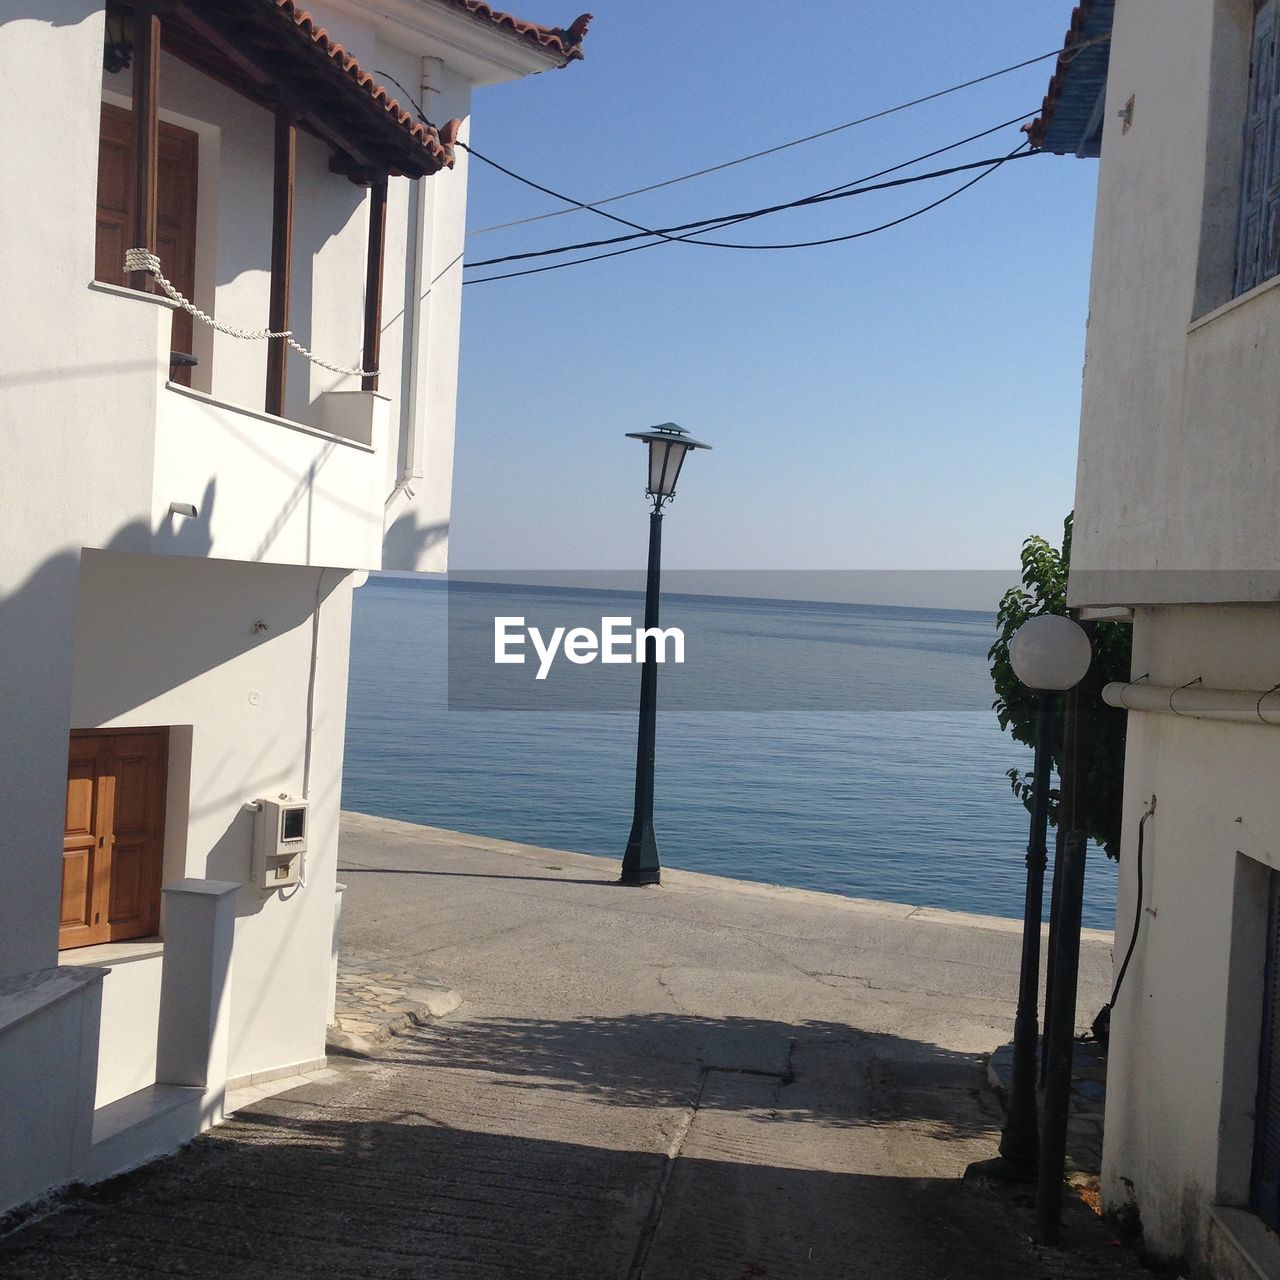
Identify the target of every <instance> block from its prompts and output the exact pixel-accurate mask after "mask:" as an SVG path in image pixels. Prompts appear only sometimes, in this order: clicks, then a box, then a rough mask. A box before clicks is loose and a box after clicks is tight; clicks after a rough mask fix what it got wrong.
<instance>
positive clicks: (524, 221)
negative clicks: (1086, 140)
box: [374, 36, 1111, 236]
mask: <svg viewBox="0 0 1280 1280" xmlns="http://www.w3.org/2000/svg"><path fill="white" fill-rule="evenodd" d="M1110 38H1111V37H1110V36H1099V37H1095V38H1094V39H1092V40H1085V41H1083V42H1082V43H1080V44H1078V45H1073V46H1072V47H1071V48H1069V49H1053V50H1050V52H1048V53H1042V54H1038V55H1037V56H1036V57H1034V58H1026V59H1024V60H1023V61H1022V62H1015V63H1014V64H1013V65H1012V66H1008V67H1001V68H1000V70H998V71H989V72H988V73H987V74H986V75H982V76H975V77H974V78H973V79H972V80H965V81H963V82H962V83H960V84H953V85H951V86H950V87H949V88H947V89H939V90H937V91H936V92H934V93H927V94H925V95H924V96H923V97H920V98H912V99H911V100H910V101H909V102H900V103H898V105H897V106H894V107H885V108H884V109H883V110H881V111H873V112H872V113H871V114H870V115H865V116H859V117H858V118H857V119H856V120H847V121H845V123H844V124H837V125H833V126H832V127H831V128H829V129H820V130H819V131H818V132H817V133H810V134H806V135H805V136H804V137H803V138H793V139H792V140H791V141H790V142H782V143H779V144H778V145H777V146H775V147H766V148H765V149H764V150H763V151H753V152H752V153H751V154H750V155H745V156H739V157H738V158H737V159H736V160H725V161H723V162H722V163H721V164H713V165H709V166H707V168H705V169H695V170H694V171H693V172H692V173H683V174H680V175H679V176H678V177H675V178H667V179H665V180H664V181H662V182H652V183H650V184H649V185H648V186H646V187H635V188H634V189H633V190H631V191H623V192H620V193H619V194H618V195H614V196H606V197H605V198H604V199H602V200H592V201H590V202H589V203H586V204H579V203H578V202H577V201H573V202H572V203H573V204H574V205H575V207H576V208H578V209H591V210H597V211H598V210H599V208H600V206H601V205H605V204H613V203H614V202H615V201H618V200H629V199H630V198H631V197H632V196H639V195H644V194H645V193H646V192H649V191H659V190H661V189H662V188H663V187H672V186H675V185H676V184H677V183H679V182H688V181H689V180H690V179H692V178H702V177H705V176H706V175H707V174H709V173H719V172H721V171H722V170H724V169H732V168H733V167H734V166H735V165H740V164H746V163H747V162H748V161H749V160H759V159H762V158H763V157H764V156H772V155H776V154H777V153H778V152H779V151H786V150H788V149H789V148H790V147H798V146H800V145H802V144H803V143H806V142H815V141H817V139H819V138H828V137H830V136H831V135H832V134H833V133H840V132H842V131H843V130H845V129H853V128H855V127H856V126H858V125H862V124H869V123H870V122H871V121H873V120H883V119H884V118H885V116H891V115H895V114H896V113H897V112H899V111H906V110H907V109H908V108H910V107H918V106H921V105H922V104H923V103H926V102H934V101H936V100H937V99H938V98H945V97H946V96H947V95H948V94H952V93H959V92H960V90H962V89H970V88H972V87H973V86H974V85H977V84H985V83H986V82H987V81H988V80H995V79H997V78H998V77H1000V76H1006V75H1009V74H1010V73H1011V72H1013V71H1021V70H1022V69H1023V67H1030V66H1034V65H1035V64H1036V63H1037V62H1044V61H1046V60H1047V59H1049V58H1054V57H1066V58H1068V60H1069V61H1070V60H1072V59H1074V58H1075V56H1076V55H1078V54H1079V53H1081V52H1082V51H1083V50H1085V49H1087V48H1089V47H1090V46H1092V45H1095V44H1099V43H1101V42H1102V41H1104V40H1109V39H1110ZM374 74H375V75H381V74H382V73H381V72H375V73H374ZM387 78H388V79H389V78H390V77H387ZM392 83H393V84H395V81H394V80H393V81H392ZM399 87H401V91H402V92H403V87H402V86H399ZM410 101H412V99H410ZM415 105H416V104H415ZM419 115H421V108H419ZM573 212H574V210H573V209H553V210H551V211H550V212H549V213H538V214H534V215H533V216H532V217H529V218H517V219H516V220H515V221H514V222H499V223H495V224H494V225H493V226H489V227H478V228H476V229H475V230H474V231H468V232H467V234H468V235H469V236H482V235H487V234H488V233H489V232H491V231H505V230H507V229H508V228H510V227H522V226H526V225H528V224H529V223H531V222H542V221H544V220H545V219H547V218H560V217H563V216H564V215H565V214H566V213H573Z"/></svg>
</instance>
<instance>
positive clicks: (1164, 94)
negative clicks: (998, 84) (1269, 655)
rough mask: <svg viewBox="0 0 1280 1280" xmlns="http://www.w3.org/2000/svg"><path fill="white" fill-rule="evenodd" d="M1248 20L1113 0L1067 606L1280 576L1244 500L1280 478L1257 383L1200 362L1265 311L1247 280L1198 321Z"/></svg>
mask: <svg viewBox="0 0 1280 1280" xmlns="http://www.w3.org/2000/svg"><path fill="white" fill-rule="evenodd" d="M1252 19H1253V5H1252V0H1213V2H1212V3H1210V2H1207V0H1123V2H1122V3H1120V4H1118V5H1117V6H1116V17H1115V29H1114V33H1113V37H1112V45H1111V63H1110V72H1109V75H1108V83H1107V102H1106V110H1105V115H1104V118H1105V133H1104V139H1103V149H1102V160H1101V168H1100V171H1099V177H1098V204H1097V221H1096V234H1095V241H1094V257H1093V276H1092V289H1091V295H1090V315H1089V330H1088V337H1087V342H1086V363H1085V378H1084V399H1083V411H1082V423H1081V435H1080V452H1079V469H1078V473H1077V483H1076V525H1075V536H1074V539H1073V543H1072V568H1073V570H1074V574H1073V582H1072V586H1071V595H1072V600H1073V602H1074V603H1077V604H1103V603H1133V602H1145V603H1161V602H1177V601H1188V600H1207V599H1227V600H1230V599H1241V600H1247V599H1273V598H1275V595H1276V593H1277V590H1280V577H1277V576H1276V571H1277V570H1280V540H1277V539H1276V538H1275V537H1274V528H1273V525H1274V519H1273V512H1272V505H1271V504H1270V503H1266V502H1256V501H1249V500H1248V499H1249V498H1251V497H1253V496H1255V495H1257V494H1258V493H1259V492H1260V491H1264V492H1265V491H1269V492H1272V493H1274V492H1275V491H1276V489H1277V487H1278V486H1280V453H1278V452H1277V451H1276V450H1275V449H1274V448H1273V447H1272V445H1271V441H1272V439H1273V436H1274V433H1275V430H1276V427H1277V412H1276V409H1275V400H1274V389H1273V387H1272V386H1271V385H1270V383H1268V382H1267V381H1266V379H1264V378H1254V379H1253V380H1252V381H1250V382H1245V383H1241V382H1238V381H1236V380H1235V379H1232V378H1230V377H1229V376H1225V374H1226V372H1227V371H1225V370H1221V369H1220V371H1219V376H1217V377H1216V379H1215V377H1214V375H1213V373H1212V370H1211V369H1210V368H1209V367H1208V365H1207V363H1206V362H1207V361H1212V360H1214V359H1217V358H1218V356H1219V352H1220V345H1221V344H1220V342H1219V341H1218V340H1217V338H1216V336H1215V333H1216V332H1218V331H1222V330H1230V333H1229V334H1227V335H1225V336H1226V339H1227V341H1228V342H1230V343H1234V342H1236V341H1237V339H1239V338H1240V337H1241V335H1242V334H1244V333H1247V332H1248V331H1250V329H1251V328H1256V325H1255V322H1254V319H1253V317H1254V316H1255V315H1256V314H1257V313H1258V312H1259V311H1263V312H1266V313H1267V316H1268V317H1269V314H1270V312H1271V311H1272V310H1274V303H1273V301H1272V300H1271V299H1269V298H1268V297H1267V296H1266V295H1267V293H1268V290H1267V288H1266V287H1264V288H1263V289H1261V290H1258V291H1255V294H1254V295H1250V297H1249V298H1248V299H1246V300H1243V301H1242V302H1240V303H1237V304H1236V306H1235V308H1229V309H1228V311H1227V314H1225V315H1221V316H1215V317H1214V318H1212V319H1206V317H1207V316H1209V315H1212V314H1213V309H1214V308H1215V307H1218V306H1220V305H1221V304H1222V303H1224V302H1226V301H1227V299H1228V298H1229V297H1230V292H1231V281H1232V271H1233V267H1234V243H1235V216H1236V211H1237V209H1238V200H1239V181H1240V163H1241V135H1242V128H1243V118H1244V116H1243V113H1244V107H1245V94H1246V91H1247V85H1248V74H1249V40H1250V32H1251V29H1252ZM1131 98H1132V99H1133V113H1132V124H1131V126H1130V127H1129V128H1128V129H1127V130H1126V129H1125V128H1124V123H1123V121H1122V119H1121V116H1120V113H1121V112H1122V111H1123V110H1124V109H1125V107H1126V104H1127V103H1128V102H1129V100H1130V99H1131ZM1276 283H1277V282H1275V281H1273V282H1272V285H1275V284H1276ZM1257 294H1262V295H1263V296H1261V297H1258V296H1256V295H1257ZM1246 312H1247V313H1248V317H1249V318H1246ZM1197 322H1198V326H1199V327H1198V328H1196V330H1195V332H1194V333H1192V334H1190V337H1189V330H1191V329H1192V327H1193V325H1196V324H1197ZM1264 323H1266V324H1268V325H1269V320H1264ZM1241 358H1242V359H1248V358H1249V357H1247V356H1245V355H1243V354H1242V356H1241ZM1257 363H1259V364H1260V363H1261V362H1260V361H1259V362H1257ZM1171 570H1177V571H1185V570H1201V571H1208V573H1204V572H1201V573H1197V574H1195V575H1192V576H1189V577H1185V578H1184V577H1182V576H1181V575H1180V574H1177V573H1171V572H1170V571H1171ZM1258 571H1263V572H1262V573H1259V572H1258ZM1215 575H1221V576H1220V577H1218V578H1217V579H1216V581H1215Z"/></svg>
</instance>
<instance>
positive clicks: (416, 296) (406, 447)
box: [386, 58, 443, 517]
mask: <svg viewBox="0 0 1280 1280" xmlns="http://www.w3.org/2000/svg"><path fill="white" fill-rule="evenodd" d="M433 64H434V65H435V66H443V63H441V62H440V59H439V58H423V60H422V74H421V77H420V80H421V83H420V84H419V86H418V101H419V102H423V101H425V100H426V97H427V94H428V93H429V92H430V90H431V88H432V87H433V86H432V84H431V71H432V69H433ZM426 182H427V180H426V179H425V178H419V179H418V180H417V182H416V183H415V185H414V188H413V201H412V208H413V221H414V226H413V238H412V242H411V249H410V252H411V254H412V255H413V270H412V279H413V294H412V298H413V304H412V306H410V307H409V309H408V314H407V315H406V317H405V323H406V330H407V332H406V339H407V342H408V346H409V377H408V380H407V384H406V386H405V389H404V392H403V394H402V397H401V402H402V404H403V406H404V410H403V412H402V414H401V420H400V421H401V425H400V469H399V473H398V475H397V477H396V484H395V488H394V489H392V490H391V493H390V494H389V495H388V496H387V502H386V511H387V515H388V517H390V515H391V511H392V508H393V507H394V506H396V505H397V504H398V503H399V501H400V499H401V497H403V498H404V499H405V500H406V501H408V500H411V499H412V498H413V482H414V481H415V480H421V479H422V477H423V467H422V452H423V436H424V434H425V431H426V423H425V421H424V418H425V416H426V388H425V387H424V385H423V382H424V380H425V378H426V369H425V367H424V366H425V361H424V359H423V353H422V350H421V346H422V334H423V330H424V328H425V326H424V325H423V322H422V309H423V307H424V306H425V305H426V297H427V294H428V292H429V291H430V288H431V281H430V279H429V276H428V273H429V272H430V270H431V255H430V252H429V249H430V244H431V240H430V233H429V228H428V225H427V224H428V219H429V218H430V217H431V209H430V195H429V193H428V191H427V187H426Z"/></svg>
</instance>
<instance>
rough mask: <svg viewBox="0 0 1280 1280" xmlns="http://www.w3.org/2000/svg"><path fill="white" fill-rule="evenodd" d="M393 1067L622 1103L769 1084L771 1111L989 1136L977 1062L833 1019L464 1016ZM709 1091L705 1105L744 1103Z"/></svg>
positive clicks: (656, 1102)
mask: <svg viewBox="0 0 1280 1280" xmlns="http://www.w3.org/2000/svg"><path fill="white" fill-rule="evenodd" d="M386 1052H387V1056H388V1058H389V1060H391V1061H394V1062H396V1063H398V1064H403V1065H418V1066H422V1067H424V1068H430V1069H431V1070H432V1071H436V1072H440V1071H450V1072H475V1073H484V1074H485V1075H492V1076H493V1077H496V1078H495V1079H494V1080H492V1081H490V1083H493V1084H496V1085H498V1086H501V1087H505V1088H509V1089H524V1090H548V1089H549V1090H552V1091H556V1092H561V1093H570V1094H578V1095H581V1096H583V1097H586V1098H591V1099H595V1100H598V1101H602V1102H607V1103H609V1104H611V1105H615V1106H626V1107H670V1106H675V1107H679V1106H687V1105H690V1104H691V1102H692V1100H693V1099H694V1097H695V1096H696V1095H697V1094H698V1092H699V1090H700V1088H701V1086H702V1077H703V1076H704V1075H706V1074H707V1073H711V1072H714V1073H721V1072H723V1073H726V1074H730V1075H747V1076H759V1077H772V1078H774V1080H775V1082H776V1085H777V1090H776V1093H775V1095H774V1102H773V1105H772V1107H771V1109H770V1114H769V1115H764V1116H762V1117H761V1119H762V1120H774V1119H778V1118H782V1119H786V1120H791V1121H800V1122H812V1123H818V1124H823V1125H826V1126H833V1127H843V1128H868V1127H879V1126H890V1125H894V1126H896V1125H901V1124H903V1123H909V1122H919V1123H920V1124H921V1126H922V1129H923V1130H924V1131H925V1132H927V1133H928V1134H929V1136H931V1137H935V1138H941V1139H968V1138H975V1137H990V1135H991V1134H992V1132H993V1130H996V1129H998V1127H999V1125H998V1119H997V1117H996V1116H995V1114H994V1112H993V1111H992V1110H991V1109H990V1105H989V1104H987V1109H986V1110H985V1111H984V1109H983V1106H982V1105H981V1102H980V1099H981V1097H982V1094H983V1085H982V1075H981V1059H980V1058H979V1056H978V1055H976V1054H964V1053H956V1052H953V1051H952V1050H949V1049H944V1048H941V1047H939V1046H938V1045H934V1044H928V1043H924V1042H921V1041H918V1040H909V1039H905V1038H903V1037H900V1036H893V1035H883V1034H876V1033H871V1032H865V1031H860V1030H858V1029H857V1028H855V1027H850V1026H847V1025H845V1024H844V1023H839V1022H822V1021H800V1022H795V1023H787V1022H778V1021H772V1020H769V1019H763V1018H744V1017H724V1018H707V1017H698V1016H693V1015H687V1014H678V1013H645V1014H627V1015H623V1016H619V1017H584V1018H574V1019H564V1020H559V1019H551V1018H478V1017H476V1018H468V1019H466V1020H465V1021H462V1020H460V1021H458V1022H440V1023H434V1024H432V1025H430V1026H428V1027H424V1028H421V1029H418V1030H415V1031H414V1032H413V1034H411V1035H408V1036H404V1037H401V1038H399V1039H398V1040H397V1041H396V1042H395V1043H394V1044H392V1045H390V1046H388V1048H387V1051H386ZM737 1096H738V1095H735V1094H734V1093H733V1092H732V1091H722V1090H719V1091H714V1093H713V1094H708V1095H707V1096H706V1097H704V1098H703V1100H702V1104H701V1105H703V1106H704V1107H705V1106H708V1105H711V1106H716V1107H722V1108H725V1109H735V1108H737V1107H741V1109H743V1110H751V1111H754V1110H756V1107H755V1104H754V1103H752V1102H738V1101H736V1100H735V1099H736V1098H737Z"/></svg>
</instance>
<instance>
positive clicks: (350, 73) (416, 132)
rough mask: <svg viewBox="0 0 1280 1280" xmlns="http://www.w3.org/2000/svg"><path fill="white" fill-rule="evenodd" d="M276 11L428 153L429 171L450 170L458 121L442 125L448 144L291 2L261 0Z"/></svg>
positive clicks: (358, 90)
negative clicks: (431, 163) (431, 167)
mask: <svg viewBox="0 0 1280 1280" xmlns="http://www.w3.org/2000/svg"><path fill="white" fill-rule="evenodd" d="M261 2H262V3H265V4H268V5H270V6H272V7H273V8H275V9H276V10H278V11H279V12H280V13H281V14H282V15H283V16H284V17H285V18H288V19H289V20H291V21H292V23H293V26H294V28H295V30H297V32H298V33H299V35H300V36H302V37H304V38H305V39H307V40H308V41H310V43H311V45H312V46H313V47H314V48H315V49H316V51H317V52H318V53H319V54H321V55H322V56H323V57H325V58H327V59H328V60H329V62H330V63H331V64H332V65H333V66H334V67H335V68H336V69H337V70H338V71H340V72H341V73H342V74H343V75H345V76H346V78H347V80H348V81H349V82H350V83H351V85H352V86H353V87H354V88H355V89H356V91H357V92H358V93H361V94H363V95H364V97H366V98H367V99H368V101H369V102H370V103H372V104H373V105H374V106H376V107H380V108H381V109H382V110H383V112H384V113H385V114H386V115H387V116H388V117H389V118H390V119H391V120H392V121H393V122H394V123H395V124H396V125H397V126H399V128H400V129H402V130H403V131H404V132H405V133H406V134H408V135H409V137H411V138H412V139H413V140H414V141H415V142H417V144H418V145H419V146H420V147H421V148H422V149H423V150H424V151H425V152H427V153H428V155H429V156H430V157H431V159H432V161H434V166H433V171H434V170H438V169H440V168H451V167H452V165H453V159H454V157H453V145H452V144H453V141H454V139H455V138H456V137H457V129H458V125H459V122H458V121H456V120H451V121H449V123H448V124H447V125H445V126H444V129H443V133H444V134H445V135H446V137H447V139H448V141H447V142H446V140H445V138H442V137H441V133H440V132H438V131H437V130H436V129H435V128H434V127H433V126H431V125H425V124H422V123H421V122H420V121H418V120H416V119H415V118H414V117H413V116H412V115H410V114H409V112H408V111H406V110H405V109H404V108H403V107H402V106H401V105H400V103H399V102H397V101H396V99H395V98H393V97H392V96H391V95H390V94H389V93H388V92H387V90H386V88H385V87H384V86H383V85H380V84H379V83H378V82H377V81H376V80H375V79H374V78H373V77H372V76H371V75H370V74H369V73H368V72H367V71H365V70H363V69H362V68H361V66H360V64H359V63H358V62H357V61H356V60H355V58H354V57H352V56H351V54H349V53H348V52H347V51H346V50H345V49H344V48H343V47H342V45H340V44H339V43H338V42H337V41H336V40H334V39H333V38H332V37H331V36H330V35H329V33H328V32H327V31H326V30H325V29H324V28H323V27H322V26H320V24H319V23H318V22H317V21H316V20H315V19H314V18H313V17H312V16H311V15H310V14H309V13H308V12H307V11H306V10H305V9H303V8H301V7H300V6H299V5H297V4H295V3H294V0H261Z"/></svg>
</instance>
